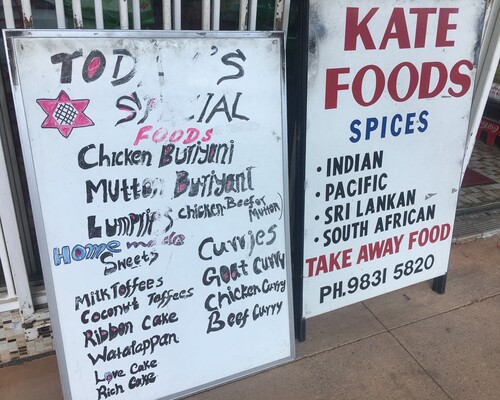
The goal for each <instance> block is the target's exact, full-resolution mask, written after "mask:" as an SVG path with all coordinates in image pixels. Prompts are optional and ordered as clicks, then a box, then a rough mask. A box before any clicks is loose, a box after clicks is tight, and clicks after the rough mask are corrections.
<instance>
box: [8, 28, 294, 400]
mask: <svg viewBox="0 0 500 400" xmlns="http://www.w3.org/2000/svg"><path fill="white" fill-rule="evenodd" d="M7 45H8V50H9V59H10V67H11V71H12V83H13V90H14V96H15V100H16V105H17V106H18V119H19V125H20V131H21V133H22V134H23V138H22V139H23V150H24V154H25V161H26V165H27V169H28V172H29V179H30V189H31V194H32V199H33V203H34V213H35V222H36V225H37V233H38V236H39V240H40V250H41V256H42V260H43V263H44V265H43V267H44V274H45V278H46V284H47V287H48V291H49V300H50V303H49V306H50V307H51V316H52V319H53V320H54V323H55V337H56V345H57V348H56V350H57V353H58V359H59V366H60V373H61V376H62V381H63V388H64V391H65V397H66V398H74V399H89V400H104V399H158V398H170V397H177V396H180V395H185V394H187V393H191V392H194V391H198V390H200V389H201V388H206V387H208V386H212V385H215V384H219V383H221V382H223V381H226V380H228V379H233V378H235V377H239V376H242V375H245V374H249V373H252V372H255V371H257V370H261V369H263V368H268V367H270V366H272V365H276V364H279V363H282V362H285V361H288V360H290V359H291V358H292V357H293V356H294V337H293V327H292V326H293V324H292V323H291V321H292V309H291V301H290V299H291V288H290V286H291V284H290V282H291V280H290V269H289V267H288V263H289V259H288V244H287V243H288V226H287V224H288V220H287V217H286V216H287V205H286V201H287V198H288V194H287V184H286V182H287V179H286V176H287V172H286V159H285V154H286V153H285V151H284V149H286V140H285V139H286V135H285V124H284V118H285V109H284V102H283V98H284V97H283V94H284V69H283V62H282V60H283V35H282V34H279V33H269V34H264V33H262V34H249V33H247V34H236V33H227V34H216V33H203V34H196V33H177V34H175V33H171V34H168V33H165V32H154V36H153V33H152V32H150V33H145V32H103V33H96V32H77V31H11V32H9V33H8V34H7Z"/></svg>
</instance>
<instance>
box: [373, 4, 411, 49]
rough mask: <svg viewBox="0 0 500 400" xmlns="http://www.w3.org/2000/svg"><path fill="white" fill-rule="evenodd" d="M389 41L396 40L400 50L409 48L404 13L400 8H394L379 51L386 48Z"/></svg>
mask: <svg viewBox="0 0 500 400" xmlns="http://www.w3.org/2000/svg"><path fill="white" fill-rule="evenodd" d="M390 39H396V40H397V41H398V46H399V48H400V49H409V48H410V37H409V36H408V26H407V25H406V19H405V12H404V10H403V9H402V8H399V7H398V8H395V9H394V10H393V11H392V14H391V18H390V19H389V23H388V24H387V28H386V29H385V33H384V37H383V38H382V43H381V44H380V49H382V50H383V49H385V48H386V47H387V42H388V41H389V40H390Z"/></svg>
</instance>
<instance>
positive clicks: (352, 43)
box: [344, 7, 378, 51]
mask: <svg viewBox="0 0 500 400" xmlns="http://www.w3.org/2000/svg"><path fill="white" fill-rule="evenodd" d="M377 10H378V7H375V8H372V9H371V10H370V11H369V12H368V14H366V15H365V17H364V18H363V20H361V21H358V19H359V8H354V7H347V10H346V21H345V41H344V50H346V51H348V50H356V45H357V40H358V36H359V37H360V38H361V41H362V42H363V45H364V46H365V49H367V50H373V49H375V43H373V38H372V36H371V34H370V30H369V29H368V22H370V20H371V19H372V18H373V16H374V15H375V13H376V12H377Z"/></svg>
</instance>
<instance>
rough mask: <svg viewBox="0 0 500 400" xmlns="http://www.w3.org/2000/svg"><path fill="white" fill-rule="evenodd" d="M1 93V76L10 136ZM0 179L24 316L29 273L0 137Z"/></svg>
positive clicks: (1, 211) (1, 119)
mask: <svg viewBox="0 0 500 400" xmlns="http://www.w3.org/2000/svg"><path fill="white" fill-rule="evenodd" d="M4 94H5V90H4V85H3V80H1V79H0V128H1V131H2V134H3V135H5V136H10V135H12V132H11V129H10V123H9V117H8V115H9V114H8V110H7V101H6V98H5V95H4ZM0 182H1V184H2V187H1V188H0V189H1V190H0V218H1V219H2V225H3V228H4V229H5V232H6V233H5V237H4V239H5V245H6V247H7V251H8V255H9V262H10V266H11V272H12V279H13V281H14V286H15V290H16V293H17V298H18V301H19V309H20V310H21V312H22V314H23V317H24V318H27V317H29V316H30V315H33V311H34V310H33V300H32V297H31V289H30V285H29V281H28V274H27V272H26V261H25V258H24V255H23V249H22V247H21V240H20V237H21V233H20V229H19V225H18V221H17V218H16V211H15V206H14V200H13V198H12V191H11V187H10V184H9V176H8V172H7V164H6V161H5V153H4V147H3V140H0ZM4 185H5V186H7V190H5V189H6V188H5V187H4Z"/></svg>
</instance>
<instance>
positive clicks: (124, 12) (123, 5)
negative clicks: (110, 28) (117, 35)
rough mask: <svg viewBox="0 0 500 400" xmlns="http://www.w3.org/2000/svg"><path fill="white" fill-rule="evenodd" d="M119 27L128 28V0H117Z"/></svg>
mask: <svg viewBox="0 0 500 400" xmlns="http://www.w3.org/2000/svg"><path fill="white" fill-rule="evenodd" d="M119 1H120V2H119V4H120V29H128V0H119Z"/></svg>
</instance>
